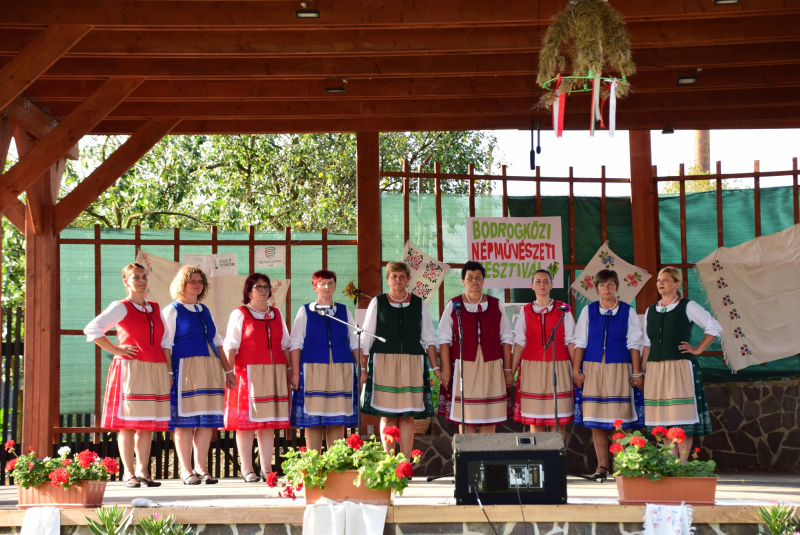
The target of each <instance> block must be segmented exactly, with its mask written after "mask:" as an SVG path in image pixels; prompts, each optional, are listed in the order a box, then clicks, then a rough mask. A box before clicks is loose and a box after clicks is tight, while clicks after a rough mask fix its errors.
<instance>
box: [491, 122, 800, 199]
mask: <svg viewBox="0 0 800 535" xmlns="http://www.w3.org/2000/svg"><path fill="white" fill-rule="evenodd" d="M546 119H549V117H546V116H542V120H543V121H544V120H546ZM493 133H494V134H495V135H496V136H497V140H498V142H499V147H500V151H499V152H500V155H501V159H502V160H503V161H504V162H507V165H508V169H507V171H506V172H507V174H508V175H512V176H533V175H534V172H533V171H531V170H530V163H529V162H530V157H529V152H530V148H531V139H530V131H520V130H496V131H494V132H493ZM694 135H695V134H694V130H676V131H675V133H674V134H662V133H661V131H657V130H653V131H651V132H650V139H651V150H652V161H653V165H656V166H658V174H659V175H661V176H663V175H669V174H674V175H677V174H678V169H679V166H680V164H681V163H683V164H686V168H687V169H688V167H689V166H691V165H693V163H694ZM710 138H711V168H712V171H713V170H714V169H715V166H716V162H717V161H720V162H722V172H723V173H744V172H750V171H752V170H753V162H754V161H755V160H759V161H760V166H761V171H788V170H790V169H792V158H793V157H800V129H775V130H712V131H711V136H710ZM541 147H542V152H541V154H537V155H536V164H537V165H538V166H540V168H541V175H542V176H551V177H556V176H561V177H564V176H569V167H570V166H572V167H573V173H574V176H576V177H584V178H595V177H597V178H599V177H600V167H601V166H602V165H605V166H606V177H608V178H630V159H629V147H628V132H627V131H625V130H622V131H620V130H618V131H617V132H616V133H615V136H614V137H613V138H611V137H610V136H609V134H608V131H606V130H599V131H596V132H595V136H594V137H590V136H589V132H588V129H587V130H583V131H564V136H563V137H562V138H559V139H556V138H555V135H554V133H553V131H552V130H547V131H542V137H541ZM751 184H752V180H746V181H744V184H743V185H744V186H745V187H747V186H748V185H751ZM788 184H791V178H790V177H777V178H762V180H761V187H770V186H785V185H788ZM567 188H568V186H567V185H566V184H553V183H551V184H543V185H542V194H544V195H566V194H567ZM534 191H535V190H534V186H533V183H519V182H516V183H515V182H509V194H511V195H532V194H533V193H534ZM606 192H607V195H611V196H613V195H630V187H629V186H627V185H616V184H615V185H608V186H607V188H606ZM575 193H576V194H579V195H599V194H600V186H599V185H594V184H589V185H586V186H581V185H576V188H575Z"/></svg>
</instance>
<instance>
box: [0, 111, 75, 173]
mask: <svg viewBox="0 0 800 535" xmlns="http://www.w3.org/2000/svg"><path fill="white" fill-rule="evenodd" d="M87 97H88V95H87ZM81 100H85V98H84V99H81ZM3 116H4V117H7V118H8V119H9V120H10V121H11V122H12V123H14V125H16V126H18V127H21V128H22V129H23V130H25V131H26V132H28V133H29V134H31V135H33V137H34V138H36V139H42V138H44V137H45V136H46V135H47V134H49V133H50V132H51V131H52V130H53V128H55V121H54V120H53V118H52V117H50V116H49V115H47V114H46V113H45V112H43V111H42V110H40V109H39V108H38V107H37V106H36V105H35V104H33V103H31V101H29V100H27V99H25V98H23V97H17V98H16V99H14V101H13V102H12V103H11V104H9V105H8V107H6V109H5V111H4V113H3ZM66 156H67V158H68V159H70V160H79V159H80V150H79V149H78V145H77V144H76V145H74V146H73V147H72V148H70V149H69V152H67V153H66Z"/></svg>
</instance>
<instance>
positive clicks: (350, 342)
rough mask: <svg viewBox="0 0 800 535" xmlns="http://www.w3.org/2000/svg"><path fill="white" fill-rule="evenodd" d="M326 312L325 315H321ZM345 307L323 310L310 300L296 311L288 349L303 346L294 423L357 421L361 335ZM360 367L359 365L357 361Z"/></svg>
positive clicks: (302, 425) (350, 423) (352, 423)
mask: <svg viewBox="0 0 800 535" xmlns="http://www.w3.org/2000/svg"><path fill="white" fill-rule="evenodd" d="M320 312H322V313H323V314H325V315H322V314H320ZM328 314H329V315H332V316H334V317H335V318H337V319H340V320H342V321H346V322H348V323H351V324H352V323H355V321H354V320H353V316H352V315H351V314H350V311H349V310H348V309H347V307H346V306H344V305H342V304H339V303H334V304H333V308H332V309H328V310H319V311H318V309H317V303H316V302H314V303H308V304H307V305H304V306H303V307H302V308H300V309H299V310H298V311H297V316H296V317H295V320H294V325H293V326H292V341H291V347H290V349H291V350H292V351H293V350H295V349H300V350H301V352H300V385H299V387H298V389H297V391H296V392H295V394H294V396H292V409H291V418H290V420H291V424H292V427H300V428H306V427H320V426H329V425H331V426H333V425H344V426H346V427H353V426H356V425H358V379H359V370H358V368H356V363H355V360H354V359H353V350H355V349H358V337H357V336H356V334H355V332H354V330H353V329H352V328H351V327H348V326H347V325H344V324H342V323H339V322H338V321H336V320H333V319H331V318H330V316H328ZM359 366H360V365H359Z"/></svg>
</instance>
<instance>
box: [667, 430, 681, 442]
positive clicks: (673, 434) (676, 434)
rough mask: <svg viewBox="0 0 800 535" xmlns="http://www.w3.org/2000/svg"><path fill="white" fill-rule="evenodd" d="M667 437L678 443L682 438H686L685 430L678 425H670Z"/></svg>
mask: <svg viewBox="0 0 800 535" xmlns="http://www.w3.org/2000/svg"><path fill="white" fill-rule="evenodd" d="M667 438H668V439H670V440H672V441H673V442H677V443H678V444H680V443H682V442H683V439H684V438H686V431H684V430H683V429H681V428H680V427H672V428H670V430H669V431H667Z"/></svg>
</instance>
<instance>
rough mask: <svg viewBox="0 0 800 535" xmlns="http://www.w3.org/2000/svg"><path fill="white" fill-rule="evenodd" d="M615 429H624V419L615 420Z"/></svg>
mask: <svg viewBox="0 0 800 535" xmlns="http://www.w3.org/2000/svg"><path fill="white" fill-rule="evenodd" d="M614 429H622V420H614Z"/></svg>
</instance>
